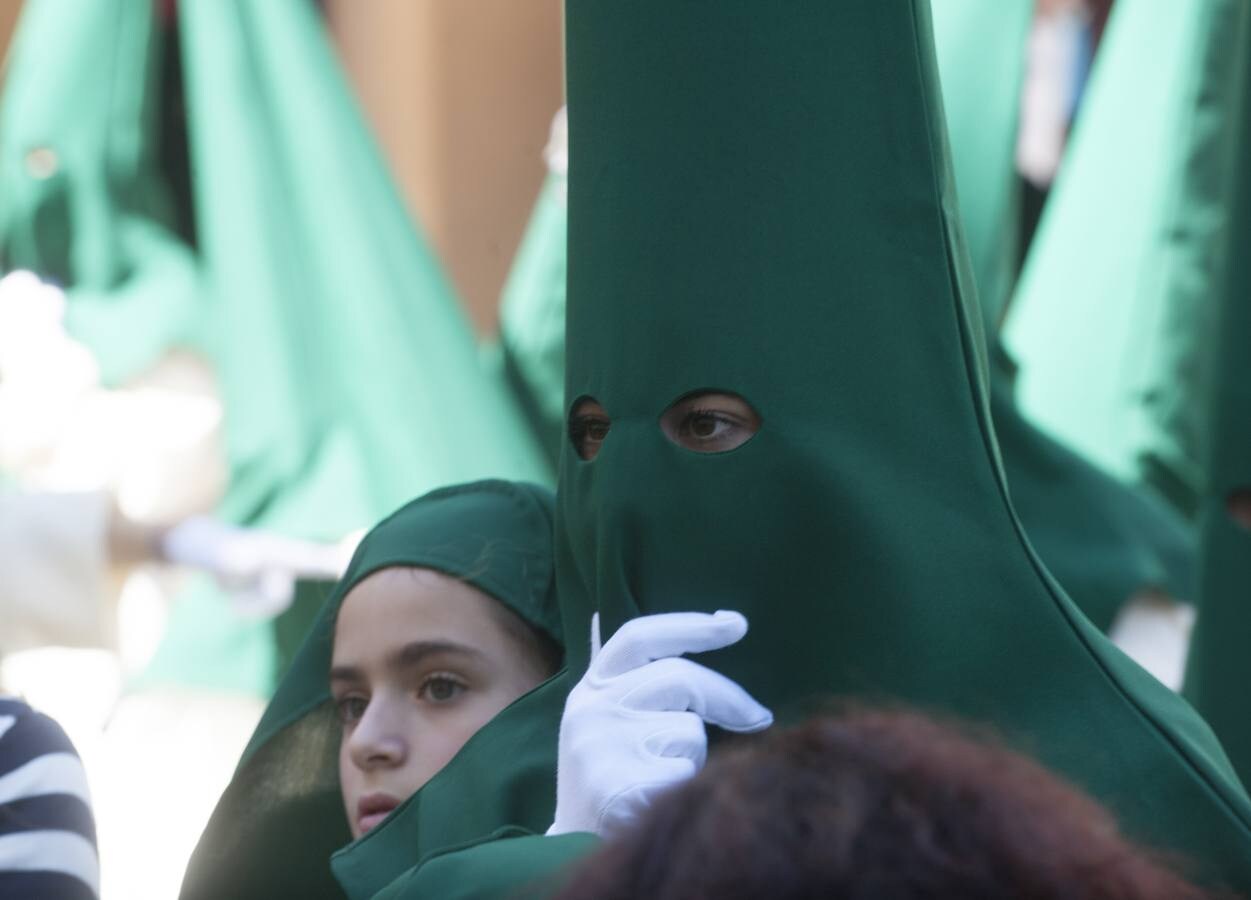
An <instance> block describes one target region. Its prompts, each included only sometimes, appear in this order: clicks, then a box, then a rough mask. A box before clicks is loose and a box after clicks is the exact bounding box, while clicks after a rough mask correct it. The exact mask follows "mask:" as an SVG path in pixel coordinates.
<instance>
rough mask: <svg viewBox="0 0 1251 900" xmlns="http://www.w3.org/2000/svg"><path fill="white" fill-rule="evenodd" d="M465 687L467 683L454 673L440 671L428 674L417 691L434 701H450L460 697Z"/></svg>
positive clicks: (424, 697)
mask: <svg viewBox="0 0 1251 900" xmlns="http://www.w3.org/2000/svg"><path fill="white" fill-rule="evenodd" d="M465 687H466V685H465V683H464V682H463V681H461V680H460V679H459V678H457V677H455V676H454V675H449V674H447V673H444V672H439V673H436V674H434V675H428V676H427V677H426V679H425V680H424V681H422V683H421V688H420V689H419V690H418V692H417V693H418V695H419V696H420V697H422V698H423V699H425V700H429V701H431V702H432V703H449V702H451V701H452V700H455V699H456V698H457V697H459V696H460V694H461V692H462V691H464V690H465Z"/></svg>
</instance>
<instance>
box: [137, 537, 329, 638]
mask: <svg viewBox="0 0 1251 900" xmlns="http://www.w3.org/2000/svg"><path fill="white" fill-rule="evenodd" d="M160 546H161V554H162V556H163V557H164V558H165V559H166V560H167V561H169V562H172V563H177V564H180V565H185V566H193V567H195V568H199V569H204V570H206V571H208V572H209V573H210V574H212V575H213V576H214V577H215V578H216V579H217V581H218V582H219V583H220V584H221V585H222V587H223V588H225V589H226V590H228V591H229V592H230V594H231V599H232V602H233V604H234V606H235V609H236V611H238V612H240V613H242V614H244V615H250V616H273V615H277V614H278V613H280V612H282V611H283V610H284V609H286V608H287V606H288V605H290V603H291V598H292V597H293V595H294V592H295V580H296V579H297V578H325V579H327V580H329V579H334V578H338V577H339V576H340V575H341V574H342V573H343V570H344V568H346V566H347V562H348V559H349V558H350V557H351V552H350V549H349V550H347V551H346V556H345V548H344V547H343V546H342V545H336V544H322V543H317V542H315V541H305V540H300V539H298V538H291V537H287V536H285V535H281V534H274V533H273V532H270V531H265V530H263V529H259V528H244V527H240V526H237V525H230V524H228V523H226V522H223V521H221V520H220V519H215V518H212V517H211V516H192V517H190V518H188V519H184V520H183V521H182V522H179V523H178V524H177V525H175V526H173V527H172V528H170V529H169V530H168V531H167V532H166V533H165V535H164V537H162V539H161V542H160Z"/></svg>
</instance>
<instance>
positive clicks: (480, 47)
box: [325, 0, 563, 333]
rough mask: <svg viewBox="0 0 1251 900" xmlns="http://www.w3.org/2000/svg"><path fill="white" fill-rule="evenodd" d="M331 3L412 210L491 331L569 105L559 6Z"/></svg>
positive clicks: (542, 0)
mask: <svg viewBox="0 0 1251 900" xmlns="http://www.w3.org/2000/svg"><path fill="white" fill-rule="evenodd" d="M325 6H326V12H327V17H328V20H329V23H330V27H331V29H332V31H333V33H334V35H335V39H336V41H337V43H338V45H339V48H340V51H341V53H342V56H343V59H344V62H345V65H346V67H347V70H348V72H349V75H350V76H351V78H352V80H353V82H354V83H355V85H356V87H357V90H358V92H359V94H360V97H361V100H362V102H363V104H364V107H365V109H366V111H367V114H368V115H369V117H370V119H371V120H372V122H373V124H374V127H375V129H376V131H377V133H378V136H379V138H380V140H381V142H382V144H383V147H384V149H385V151H386V154H387V156H388V158H389V160H390V162H391V166H392V169H393V171H394V173H395V175H396V177H397V180H398V181H399V183H400V185H401V187H402V189H403V191H404V193H405V196H406V197H407V199H408V202H409V205H410V208H412V209H413V210H415V211H416V214H417V216H418V218H419V220H420V221H421V223H422V225H423V226H424V228H425V230H426V234H427V236H428V237H429V238H430V240H431V242H432V243H433V245H434V248H435V250H436V252H437V253H438V254H439V257H440V258H441V259H442V260H443V263H444V266H445V268H446V270H447V272H448V274H449V276H450V277H451V279H452V281H453V283H454V284H455V286H456V288H457V290H458V292H459V293H460V296H461V299H462V300H463V301H464V303H465V305H466V307H467V308H468V310H469V313H470V315H471V317H472V318H473V321H474V323H475V325H476V326H477V328H478V329H479V330H480V331H481V332H484V333H490V332H493V331H494V330H495V327H496V322H497V305H498V300H499V292H500V287H501V285H502V284H503V282H504V278H505V276H506V275H507V272H508V267H509V264H510V263H511V261H512V257H513V254H514V252H515V251H516V248H517V243H518V241H519V240H520V238H521V233H522V230H523V228H524V227H525V223H526V220H527V217H528V214H529V211H530V206H531V204H532V203H533V202H534V197H535V195H536V193H537V192H538V188H539V185H540V183H541V182H542V179H543V175H544V169H543V162H542V159H541V156H540V154H541V152H542V149H543V146H544V144H545V143H546V141H547V131H548V126H549V125H550V123H551V118H552V115H553V114H554V113H555V112H556V110H557V109H558V108H559V106H560V104H561V103H562V102H563V101H562V98H561V93H562V63H561V56H562V48H561V41H562V38H561V2H560V0H367V2H362V0H327V2H326V3H325Z"/></svg>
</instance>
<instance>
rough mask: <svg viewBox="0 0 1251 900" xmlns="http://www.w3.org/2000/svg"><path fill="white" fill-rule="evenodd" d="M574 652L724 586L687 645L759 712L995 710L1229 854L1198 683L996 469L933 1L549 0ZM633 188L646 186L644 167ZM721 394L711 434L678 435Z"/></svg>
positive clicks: (1249, 875) (560, 560)
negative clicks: (556, 9) (823, 705)
mask: <svg viewBox="0 0 1251 900" xmlns="http://www.w3.org/2000/svg"><path fill="white" fill-rule="evenodd" d="M566 26H567V28H566V30H567V35H568V54H569V55H568V72H569V88H568V97H569V121H570V162H571V169H570V176H569V178H570V184H569V235H570V247H569V320H568V326H569V331H568V374H567V388H566V396H567V398H568V401H569V402H570V403H573V402H575V401H576V400H577V399H578V398H580V397H593V398H595V399H596V400H597V401H598V402H599V403H600V404H601V405H602V406H603V408H604V409H605V410H606V412H607V414H608V416H609V417H611V420H612V425H611V430H610V431H609V433H608V436H607V438H606V439H605V440H604V442H603V446H602V447H601V448H600V449H599V452H598V455H597V456H596V457H595V458H594V459H593V460H590V461H586V460H582V459H580V458H579V457H578V456H576V455H575V454H574V452H573V450H572V449H571V448H570V447H569V446H568V445H567V446H566V448H565V451H564V456H563V457H562V460H561V465H562V468H561V479H560V492H559V500H558V506H557V576H558V580H559V583H558V588H559V594H560V598H561V603H562V609H563V613H564V620H565V626H566V628H567V629H568V630H567V632H566V633H567V635H568V638H567V643H568V647H569V657H570V668H571V669H573V670H577V669H578V668H579V667H581V666H583V665H585V663H586V651H585V649H584V648H583V647H582V646H581V645H579V644H578V643H575V641H576V639H577V638H578V637H579V636H580V635H582V634H584V633H585V625H586V621H587V619H588V618H589V616H590V613H591V611H592V610H596V609H598V611H599V613H600V617H601V623H602V626H603V632H604V636H605V638H607V637H609V636H611V634H612V633H613V632H614V631H615V629H616V628H618V627H620V625H621V623H622V622H624V621H625V620H626V619H628V618H630V617H633V616H637V615H640V614H648V613H658V612H667V611H677V610H696V611H709V612H711V611H713V610H716V609H726V608H728V609H737V610H739V611H741V612H743V613H744V614H745V615H746V617H747V619H748V621H749V622H750V623H751V630H750V632H749V633H748V635H747V637H746V638H745V639H744V640H743V641H742V642H741V643H740V644H737V645H735V646H733V647H730V648H727V649H725V650H721V651H717V652H715V653H710V654H706V655H705V656H704V657H702V659H703V661H704V662H706V663H707V664H708V665H710V666H712V667H713V668H715V669H716V670H718V671H720V672H722V673H723V674H725V675H727V676H729V677H730V678H733V679H734V680H735V681H737V682H738V683H740V684H741V685H742V686H743V687H744V688H746V689H747V690H748V691H750V692H751V693H752V694H753V695H754V696H755V697H757V698H758V699H759V700H760V701H761V702H763V703H765V704H766V705H769V706H770V707H771V708H773V709H774V711H775V713H777V714H779V715H780V716H781V717H783V718H786V717H788V716H793V715H798V714H801V713H802V712H803V711H804V710H806V709H808V708H810V704H811V703H812V702H814V701H817V700H819V698H822V697H825V696H828V695H830V694H843V695H846V694H850V695H856V696H859V697H862V698H867V699H869V700H878V699H886V700H889V701H897V702H905V703H909V704H912V705H916V706H919V707H921V708H923V709H929V710H936V711H940V712H943V713H947V714H953V715H957V716H960V717H964V718H967V719H972V720H975V721H983V722H987V723H990V724H991V725H993V726H994V727H996V728H997V729H999V730H1000V731H1001V732H1002V733H1003V734H1005V735H1006V736H1007V737H1008V739H1009V740H1011V741H1013V742H1016V743H1017V744H1018V745H1019V746H1022V747H1024V748H1026V749H1027V750H1029V751H1030V752H1031V753H1033V754H1034V755H1036V756H1037V757H1038V758H1040V759H1041V760H1042V761H1043V762H1044V763H1045V764H1047V765H1049V766H1052V767H1054V768H1055V769H1057V770H1058V771H1060V772H1062V773H1064V774H1065V775H1066V776H1067V777H1068V778H1070V779H1072V780H1073V781H1074V782H1075V783H1077V784H1078V785H1080V786H1081V787H1082V788H1084V789H1086V790H1087V791H1089V792H1091V793H1092V794H1093V795H1094V796H1095V797H1097V798H1098V799H1100V800H1101V801H1102V802H1104V803H1106V804H1107V805H1108V806H1109V807H1110V808H1111V809H1112V810H1113V811H1114V812H1115V813H1116V814H1117V816H1118V817H1119V819H1120V820H1121V821H1122V823H1123V824H1124V827H1125V828H1126V830H1127V831H1128V833H1130V834H1131V835H1133V836H1134V837H1136V838H1138V839H1141V840H1144V841H1146V842H1148V843H1150V844H1154V845H1158V846H1161V847H1163V848H1165V849H1168V850H1172V851H1176V852H1179V853H1182V854H1185V855H1188V856H1189V857H1191V858H1192V859H1194V861H1195V863H1196V865H1197V866H1198V867H1199V868H1200V870H1202V871H1203V872H1204V874H1205V875H1206V876H1208V877H1210V878H1212V879H1214V880H1223V881H1227V882H1229V883H1230V884H1231V885H1233V886H1235V887H1239V888H1242V889H1246V888H1248V887H1251V803H1249V802H1248V799H1247V797H1246V794H1245V793H1244V791H1243V789H1242V787H1241V786H1240V784H1239V783H1238V780H1237V779H1236V777H1235V776H1234V775H1233V773H1232V771H1231V769H1230V766H1229V763H1228V760H1227V759H1226V758H1225V756H1224V754H1223V752H1222V750H1221V748H1220V746H1219V744H1218V743H1217V741H1216V740H1215V739H1214V737H1213V736H1212V734H1211V732H1210V730H1209V729H1208V728H1207V726H1206V725H1205V723H1204V722H1203V721H1202V719H1200V718H1199V717H1198V716H1197V715H1196V714H1195V713H1194V711H1193V710H1192V709H1191V708H1190V707H1189V706H1188V705H1187V704H1186V703H1185V702H1184V701H1182V700H1181V699H1180V698H1178V697H1176V696H1175V695H1173V694H1172V693H1171V692H1169V691H1168V690H1167V689H1166V688H1164V687H1163V686H1162V685H1160V684H1159V683H1158V682H1157V681H1156V680H1155V679H1153V678H1152V677H1151V676H1149V675H1148V674H1147V673H1145V672H1144V671H1142V670H1141V669H1140V668H1139V667H1138V666H1136V665H1135V664H1133V663H1132V662H1131V661H1130V660H1128V659H1127V658H1126V657H1125V656H1124V655H1123V654H1121V653H1120V652H1119V651H1118V650H1116V648H1115V647H1113V646H1112V645H1111V644H1110V643H1109V642H1108V641H1107V640H1106V639H1105V638H1104V637H1103V636H1102V635H1101V634H1100V633H1099V632H1098V631H1097V630H1096V629H1095V628H1094V627H1093V626H1092V625H1091V624H1090V623H1089V622H1088V621H1087V619H1086V618H1085V617H1084V616H1083V615H1082V614H1081V613H1080V612H1079V611H1078V610H1077V609H1076V607H1075V606H1074V605H1073V603H1072V602H1071V601H1070V600H1069V598H1068V597H1067V596H1066V595H1065V594H1064V592H1063V591H1062V590H1061V589H1060V588H1059V587H1058V586H1057V584H1056V583H1055V582H1054V580H1053V579H1052V578H1051V577H1050V576H1049V575H1048V573H1047V572H1046V570H1045V569H1044V568H1043V566H1042V564H1041V563H1040V561H1039V559H1038V557H1037V556H1036V555H1035V553H1034V552H1033V550H1032V548H1031V547H1030V544H1029V542H1028V541H1027V540H1026V538H1025V535H1024V532H1023V529H1022V527H1021V525H1020V524H1019V522H1018V520H1017V517H1016V515H1015V513H1014V511H1013V507H1012V505H1011V503H1010V501H1009V499H1008V491H1007V487H1006V484H1005V481H1004V478H1003V475H1002V470H1001V467H1000V465H999V460H998V448H997V443H996V439H995V436H994V432H993V429H992V427H991V423H990V413H989V404H990V397H989V394H988V389H987V384H986V377H987V368H988V366H987V361H986V351H985V347H984V345H983V343H982V338H981V328H980V324H981V319H980V313H979V311H978V310H977V308H976V306H975V305H974V298H973V296H972V294H971V277H970V276H971V272H970V269H969V265H968V258H967V255H966V253H965V249H964V246H963V244H962V235H961V230H960V228H959V226H958V223H957V217H956V204H955V198H954V196H953V193H952V185H951V172H950V169H949V163H948V154H947V141H946V135H945V129H944V122H943V118H942V105H941V101H940V98H939V94H938V80H937V73H936V71H935V61H934V49H933V37H932V32H931V28H930V22H929V4H928V3H921V2H913V3H891V4H883V3H877V4H830V3H825V2H818V0H801V2H793V3H788V4H786V5H785V7H784V8H778V7H775V6H770V7H769V8H768V9H767V10H766V9H765V8H764V6H762V5H761V4H759V3H754V2H749V0H728V2H723V3H720V4H718V7H717V15H716V16H715V17H709V16H708V14H707V10H706V7H705V6H704V5H703V4H699V3H674V2H672V0H639V2H635V3H632V4H629V5H628V6H625V5H618V4H600V3H593V2H581V3H579V2H573V3H570V4H569V5H568V7H567V20H566ZM644 187H645V188H646V189H644ZM710 389H712V390H720V391H728V392H733V393H735V394H738V395H740V396H741V397H742V398H744V399H745V400H746V401H747V402H748V403H750V404H751V405H752V406H753V407H754V408H755V410H756V412H757V413H758V414H759V416H760V418H761V420H762V423H763V424H762V425H761V428H760V430H759V433H757V434H756V435H755V436H754V437H752V438H751V439H750V440H749V441H747V442H746V443H745V444H743V445H742V446H740V447H738V448H737V449H734V450H731V451H728V452H723V453H717V454H699V453H695V452H692V451H690V450H688V449H686V448H684V447H681V446H677V445H676V444H674V443H671V442H670V441H669V439H668V438H667V437H666V436H665V434H664V433H663V432H662V430H661V429H660V427H659V425H658V417H660V416H661V415H662V413H664V412H665V410H666V409H668V408H669V407H670V406H671V404H673V403H674V402H675V401H676V400H678V399H679V398H682V397H685V396H687V395H689V394H690V393H691V392H698V391H705V390H710Z"/></svg>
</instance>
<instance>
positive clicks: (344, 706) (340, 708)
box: [334, 694, 369, 725]
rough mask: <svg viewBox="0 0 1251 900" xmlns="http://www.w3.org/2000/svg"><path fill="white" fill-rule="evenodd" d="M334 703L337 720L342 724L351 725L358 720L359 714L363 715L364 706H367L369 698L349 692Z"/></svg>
mask: <svg viewBox="0 0 1251 900" xmlns="http://www.w3.org/2000/svg"><path fill="white" fill-rule="evenodd" d="M334 705H335V709H336V711H337V712H338V714H339V721H340V722H342V723H343V724H344V725H352V724H354V723H356V722H359V721H360V719H361V716H363V715H365V707H367V706H369V699H368V698H367V697H362V696H360V695H358V694H350V695H348V696H346V697H340V698H339V699H338V700H336V701H335V704H334Z"/></svg>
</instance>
